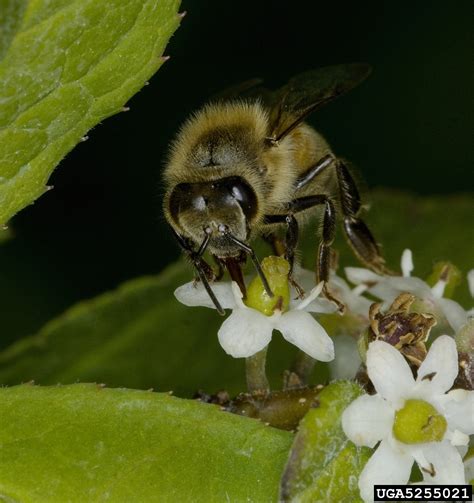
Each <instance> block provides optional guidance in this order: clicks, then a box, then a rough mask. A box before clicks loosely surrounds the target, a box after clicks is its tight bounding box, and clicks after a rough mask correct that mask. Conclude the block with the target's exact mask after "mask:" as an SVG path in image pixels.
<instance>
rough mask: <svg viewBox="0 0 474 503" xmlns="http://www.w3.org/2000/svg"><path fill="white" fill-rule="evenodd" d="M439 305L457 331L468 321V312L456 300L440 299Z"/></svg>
mask: <svg viewBox="0 0 474 503" xmlns="http://www.w3.org/2000/svg"><path fill="white" fill-rule="evenodd" d="M438 306H439V308H440V309H441V311H442V312H443V314H444V316H445V317H446V319H447V320H448V323H449V324H450V325H451V327H452V328H453V330H454V331H455V332H457V331H458V330H459V329H460V328H461V327H462V326H463V325H465V324H466V323H467V312H466V311H465V310H464V309H463V308H462V307H461V306H460V305H459V304H458V303H457V302H455V301H454V300H451V299H439V300H438Z"/></svg>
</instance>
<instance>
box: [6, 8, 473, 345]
mask: <svg viewBox="0 0 474 503" xmlns="http://www.w3.org/2000/svg"><path fill="white" fill-rule="evenodd" d="M471 5H472V4H471V2H469V1H462V0H457V1H455V2H445V1H424V2H423V1H421V2H406V3H403V2H388V1H387V2H367V1H365V2H353V1H351V2H341V1H338V2H334V1H326V2H320V1H306V2H302V1H292V2H281V3H279V2H263V1H257V0H241V1H239V2H233V1H226V2H224V1H222V0H199V1H197V0H196V1H190V0H189V1H187V2H186V1H185V2H183V6H182V8H183V10H187V11H188V14H187V16H186V17H185V18H184V20H183V23H182V25H181V27H180V28H179V29H178V31H177V32H176V34H175V35H174V37H173V38H172V40H171V42H170V44H169V46H168V48H167V51H166V53H167V54H169V55H170V56H171V60H170V61H168V62H167V63H166V64H165V65H164V66H163V67H162V69H161V70H160V71H159V72H158V73H157V75H156V76H155V77H153V79H151V82H150V85H149V86H147V87H145V88H144V89H143V90H142V91H141V92H140V93H139V94H138V95H136V96H135V97H134V98H133V99H132V100H131V101H130V103H129V106H130V111H129V112H128V113H123V114H120V115H119V116H115V117H113V118H110V119H107V120H106V121H105V122H104V123H103V124H100V125H98V126H97V127H96V128H95V129H94V130H92V131H91V132H90V133H89V138H90V139H89V141H87V142H85V143H82V144H80V145H78V146H77V147H76V149H75V150H74V151H73V152H72V153H70V154H69V155H68V156H67V158H66V159H65V160H64V161H63V162H62V163H61V165H60V167H59V169H58V170H57V171H56V172H55V173H54V175H53V176H52V179H51V183H52V184H53V185H54V187H55V189H54V190H52V191H50V192H49V193H48V194H46V195H44V196H43V197H41V198H40V199H39V200H38V201H37V202H36V204H35V205H34V206H31V207H29V208H27V209H26V210H24V211H22V212H21V213H20V214H19V215H18V216H17V217H15V219H14V220H13V221H12V222H11V227H12V228H13V230H14V234H15V238H14V239H13V240H11V241H10V242H8V243H6V244H4V245H2V246H1V247H0V263H1V264H2V266H1V269H0V281H1V287H0V288H1V290H0V294H1V296H2V297H1V305H2V332H3V336H2V339H0V344H1V345H5V344H6V343H7V342H8V341H10V340H13V339H14V338H16V337H18V336H21V335H26V334H28V333H30V332H32V331H35V330H36V329H37V328H38V327H39V326H40V325H41V324H42V323H44V322H45V321H47V320H48V319H50V318H51V317H52V316H53V315H56V314H58V313H59V312H61V311H62V310H63V309H65V308H66V307H68V306H70V305H71V304H72V303H73V302H75V301H77V300H79V299H83V298H88V297H91V296H94V295H96V294H98V293H100V292H103V291H105V290H107V289H110V288H113V287H115V286H116V285H118V284H119V283H121V282H122V281H124V280H126V279H129V278H132V277H134V276H137V275H142V274H154V273H156V272H158V271H159V270H160V269H162V268H163V267H164V266H165V265H166V264H167V263H169V262H170V261H173V260H174V259H175V258H176V257H177V255H178V250H177V248H176V246H175V244H174V242H173V241H172V238H171V236H170V234H169V232H168V229H167V228H166V227H165V226H164V225H163V217H162V215H161V210H160V207H161V197H160V194H161V192H162V187H161V186H160V173H161V170H162V165H163V162H164V158H165V152H166V146H167V144H168V142H169V140H170V139H171V138H172V136H173V133H174V132H175V131H176V129H177V128H178V127H179V124H180V123H181V122H182V121H183V120H184V119H185V117H186V116H187V114H188V113H189V112H190V111H191V110H193V109H194V108H196V107H198V106H199V105H200V104H201V103H202V102H203V101H204V100H205V99H206V97H208V96H209V95H211V94H213V93H214V92H216V91H219V90H220V89H221V88H223V87H225V86H228V85H230V84H233V83H235V82H238V81H241V80H245V79H247V78H251V77H254V76H260V77H263V78H265V80H266V82H267V83H268V84H269V85H270V86H278V85H280V84H283V83H284V82H285V81H286V80H287V78H289V77H291V76H292V75H294V74H296V73H298V72H300V71H304V70H307V69H310V68H316V67H319V66H324V65H330V64H336V63H344V62H352V61H364V62H368V63H370V64H372V65H373V68H374V72H373V74H372V76H371V77H370V79H369V80H368V81H367V82H365V83H364V84H363V85H362V86H361V87H360V88H358V89H356V90H354V91H353V92H352V93H351V94H350V95H348V96H346V97H344V98H341V99H340V100H339V101H338V102H335V103H333V104H331V105H329V106H328V107H327V108H324V109H323V110H321V111H320V112H318V113H317V115H315V116H314V117H313V118H312V121H311V122H312V123H313V124H314V125H315V126H317V127H318V129H319V130H320V131H321V132H323V133H324V134H325V135H326V136H327V138H328V139H329V141H330V142H331V143H332V145H333V146H334V149H335V150H336V152H338V153H340V154H342V155H344V156H346V157H348V158H350V159H351V160H352V161H353V162H354V163H355V164H356V166H358V167H359V169H360V171H361V173H362V175H363V177H364V178H365V180H366V181H367V182H368V185H369V187H375V186H389V187H393V188H400V189H407V190H410V191H413V192H416V193H418V194H434V193H436V194H439V193H443V194H445V193H452V192H457V191H470V190H472V188H473V186H474V173H473V169H472V155H471V154H470V151H471V149H470V148H469V147H470V141H469V140H470V137H471V134H472V130H473V124H472V119H470V117H472V105H471V104H472V89H473V79H472V71H470V64H471V61H470V54H471V48H472V44H470V41H471V36H470V32H471V30H472V16H471V9H472V7H471ZM469 107H471V108H469Z"/></svg>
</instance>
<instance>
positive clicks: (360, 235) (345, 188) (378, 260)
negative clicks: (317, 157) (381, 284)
mask: <svg viewBox="0 0 474 503" xmlns="http://www.w3.org/2000/svg"><path fill="white" fill-rule="evenodd" d="M336 173H337V180H338V184H339V197H340V201H341V209H342V213H343V216H344V218H343V227H344V232H345V234H346V237H347V240H348V242H349V245H350V247H351V248H352V250H353V252H354V254H355V255H356V257H357V258H358V259H359V260H360V261H361V262H362V263H363V264H366V265H367V266H368V267H369V268H370V269H372V270H373V271H374V272H376V273H379V274H392V272H391V271H390V270H389V269H387V268H386V267H385V260H384V258H383V257H382V254H381V252H380V248H379V245H378V244H377V242H376V241H375V238H374V236H373V235H372V233H371V232H370V230H369V228H368V227H367V225H366V224H365V223H364V222H363V221H362V220H361V219H360V218H358V214H359V211H360V208H361V202H360V195H359V191H358V189H357V186H356V184H355V182H354V180H353V178H352V176H351V174H350V172H349V170H348V169H347V167H346V166H345V164H344V163H343V162H342V161H341V160H338V162H337V165H336Z"/></svg>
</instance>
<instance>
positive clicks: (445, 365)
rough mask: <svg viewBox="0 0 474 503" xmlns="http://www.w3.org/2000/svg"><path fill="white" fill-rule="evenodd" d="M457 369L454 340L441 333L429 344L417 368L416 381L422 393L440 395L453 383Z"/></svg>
mask: <svg viewBox="0 0 474 503" xmlns="http://www.w3.org/2000/svg"><path fill="white" fill-rule="evenodd" d="M458 370H459V369H458V351H457V349H456V342H455V341H454V339H453V338H452V337H449V335H442V336H441V337H438V338H437V339H436V340H435V341H434V342H433V344H432V345H431V347H430V349H429V351H428V354H427V355H426V358H425V360H424V361H423V363H422V364H421V366H420V368H419V369H418V377H417V378H416V382H417V385H418V386H420V385H421V386H422V387H420V389H422V390H423V392H424V393H429V394H431V395H442V394H443V393H445V392H446V391H448V390H449V389H450V388H451V386H452V385H453V382H454V379H456V376H457V375H458Z"/></svg>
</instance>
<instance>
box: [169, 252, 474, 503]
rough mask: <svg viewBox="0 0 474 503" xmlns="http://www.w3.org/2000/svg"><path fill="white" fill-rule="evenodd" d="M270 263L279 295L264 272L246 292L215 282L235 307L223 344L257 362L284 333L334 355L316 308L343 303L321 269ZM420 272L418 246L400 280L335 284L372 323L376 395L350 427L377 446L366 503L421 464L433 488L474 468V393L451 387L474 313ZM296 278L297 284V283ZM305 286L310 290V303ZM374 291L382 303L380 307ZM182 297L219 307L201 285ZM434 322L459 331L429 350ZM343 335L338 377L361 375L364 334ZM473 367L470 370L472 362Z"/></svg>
mask: <svg viewBox="0 0 474 503" xmlns="http://www.w3.org/2000/svg"><path fill="white" fill-rule="evenodd" d="M278 261H281V262H278ZM264 262H265V261H264ZM264 262H262V267H264V268H265V267H267V268H269V269H268V270H267V273H268V275H269V282H270V283H272V290H273V291H274V292H276V294H275V295H274V296H273V297H269V296H268V295H267V293H266V290H265V289H264V288H263V285H262V284H261V280H260V279H258V278H256V279H255V280H253V281H252V282H250V285H249V287H248V288H247V295H246V297H245V298H244V296H243V294H242V291H241V289H240V288H239V286H238V285H237V283H234V282H220V283H216V284H214V285H213V289H214V293H215V295H216V297H217V298H218V300H219V302H220V304H221V305H222V307H223V308H224V309H231V310H232V313H231V314H230V316H229V317H228V318H227V319H226V320H225V321H224V322H223V324H222V326H221V327H220V329H219V331H218V339H219V342H220V344H221V346H222V347H223V349H224V350H225V351H226V352H227V353H228V354H229V355H231V356H233V357H235V358H250V357H252V356H253V355H255V354H257V353H260V352H262V350H264V349H265V348H266V347H267V345H268V344H269V343H270V341H271V339H272V334H273V331H274V330H278V331H279V332H280V333H281V334H282V335H283V337H284V338H285V339H286V340H287V341H289V342H290V343H292V344H294V345H295V346H297V347H298V348H299V349H300V350H301V351H303V352H304V353H306V354H307V355H309V356H310V357H311V358H313V359H315V360H320V361H324V362H329V361H331V360H334V357H335V351H334V343H333V340H332V339H331V337H330V336H329V335H328V333H327V332H326V330H325V328H323V326H322V325H321V324H320V323H318V321H316V319H315V318H314V316H313V315H312V314H311V313H317V314H334V316H339V314H336V311H337V309H336V306H335V305H334V304H333V303H332V302H330V301H328V300H327V299H325V298H321V297H320V293H321V291H322V288H323V284H322V283H321V284H319V285H317V286H316V287H314V288H313V287H312V286H313V284H314V273H312V272H310V271H305V270H304V269H301V268H300V267H298V266H295V269H294V274H293V277H292V281H290V280H289V279H288V271H289V266H288V264H287V263H286V262H285V261H284V260H283V259H277V258H275V257H274V258H272V259H269V260H268V261H267V262H266V263H264ZM413 268H414V267H413V260H412V255H411V252H410V250H405V251H404V252H403V255H402V260H401V269H402V275H401V276H382V275H379V274H376V273H374V272H372V271H370V270H368V269H363V268H355V267H348V268H346V269H345V273H346V276H347V278H348V280H349V281H350V282H351V283H352V284H354V285H355V287H353V288H351V287H350V286H349V285H348V283H347V282H346V281H345V280H344V279H342V278H340V277H339V276H337V275H336V274H335V273H334V272H332V273H331V278H330V282H329V289H330V291H331V293H332V294H334V295H335V296H336V297H337V298H338V299H339V300H341V301H342V302H343V303H344V304H345V305H346V308H347V312H348V313H349V316H350V317H352V318H350V322H351V323H352V322H354V320H356V321H357V322H358V323H359V325H358V326H361V327H364V330H365V332H364V333H365V337H361V338H360V341H365V343H364V345H362V344H359V349H361V348H362V346H363V348H364V349H363V351H362V353H364V351H366V353H365V360H366V368H367V377H368V379H370V381H371V384H372V385H373V388H374V389H375V392H376V393H375V394H373V395H369V394H366V395H363V396H361V397H359V398H358V399H356V400H355V401H354V402H353V403H352V404H350V405H349V407H348V408H347V409H346V410H345V411H344V413H343V416H342V427H343V430H344V432H345V434H346V435H347V437H348V438H349V439H350V440H352V442H354V443H355V444H356V445H359V446H368V447H371V448H375V447H376V450H375V451H374V453H373V455H372V456H371V458H370V460H369V461H368V463H367V464H366V466H365V467H364V469H363V471H362V473H361V475H360V478H359V489H360V494H361V496H362V498H363V499H364V501H366V502H371V501H373V486H374V485H375V484H406V483H408V482H409V481H410V475H411V470H412V466H413V463H415V462H416V463H417V464H418V466H419V468H420V470H421V473H422V474H423V480H424V482H423V483H428V484H464V483H465V481H466V477H468V480H470V478H471V477H472V473H471V472H472V471H473V470H474V457H473V458H471V461H470V462H466V465H463V460H462V455H464V454H465V453H466V450H467V447H466V446H467V445H468V443H469V435H471V434H474V391H468V390H466V389H452V387H453V384H454V382H455V379H456V378H457V377H458V373H459V368H460V367H461V368H463V363H465V362H466V361H467V360H466V361H465V360H463V358H464V357H465V356H466V354H467V355H468V356H467V359H468V360H469V362H470V363H469V365H474V358H472V350H473V348H472V343H473V340H474V309H471V310H468V311H466V310H464V309H463V308H462V307H461V306H460V305H459V304H458V303H457V302H454V301H453V300H451V299H449V298H446V297H445V292H446V290H447V288H448V285H449V284H450V280H449V277H448V276H449V274H447V273H445V272H444V273H443V274H440V275H439V278H438V280H437V282H436V283H435V284H434V286H430V285H429V284H428V283H427V282H425V281H423V280H422V279H420V278H416V277H413V276H412V275H411V273H412V271H413ZM275 271H277V272H276V273H275ZM295 283H296V284H297V285H298V287H297V288H293V287H291V286H290V285H294V284H295ZM468 283H469V289H470V292H471V295H472V296H473V297H474V270H471V271H470V272H469V274H468ZM448 289H449V288H448ZM302 291H307V292H309V293H308V294H307V295H306V296H304V295H303V298H302V299H301V298H299V297H301V295H300V294H301V292H302ZM365 293H368V294H370V295H371V296H373V297H376V298H377V299H380V301H381V302H377V303H373V302H372V301H371V300H369V299H368V298H366V297H365V296H364V294H365ZM175 296H176V297H177V299H178V300H179V301H180V302H182V303H183V304H185V305H187V306H205V307H209V308H214V304H213V303H212V302H211V300H210V298H209V296H208V294H207V292H206V290H205V289H204V287H203V286H202V285H201V284H200V283H196V282H193V283H187V284H185V285H183V286H181V287H179V288H178V289H177V290H176V291H175ZM413 306H415V308H416V309H415V311H414V312H412V310H411V308H412V307H413ZM416 311H419V312H416ZM340 319H342V318H340ZM435 325H437V327H441V329H445V330H446V332H448V333H451V335H452V336H449V335H441V336H439V337H437V338H436V339H435V340H434V342H433V343H432V344H431V347H430V349H429V351H427V344H426V343H427V340H428V337H429V334H430V330H431V328H432V327H433V326H435ZM453 336H454V337H453ZM336 339H340V340H341V342H342V344H340V345H338V346H337V348H338V351H339V348H341V349H340V351H339V353H338V358H337V359H336V360H335V362H333V363H332V370H333V372H334V373H333V376H335V375H336V376H338V377H341V376H343V377H344V378H350V377H353V375H354V371H355V366H358V365H359V362H360V359H359V357H358V355H356V353H357V349H356V342H355V339H354V338H350V337H345V338H344V337H336ZM346 339H349V341H347V340H346ZM456 341H457V343H458V348H457V347H456ZM348 342H349V343H348ZM458 349H459V361H458ZM262 354H264V353H262ZM463 355H464V356H463ZM469 355H470V356H469ZM262 361H263V365H264V360H262ZM416 368H417V376H416V378H415V377H414V376H413V372H414V370H413V369H416ZM464 371H465V373H467V374H469V373H470V372H471V371H470V370H469V369H468V368H467V367H466V368H465V369H464ZM471 377H472V376H471ZM467 381H468V382H472V379H471V381H469V378H468V379H467ZM373 388H371V387H370V386H369V387H368V389H373ZM467 388H470V389H472V386H467ZM466 473H467V475H466Z"/></svg>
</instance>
